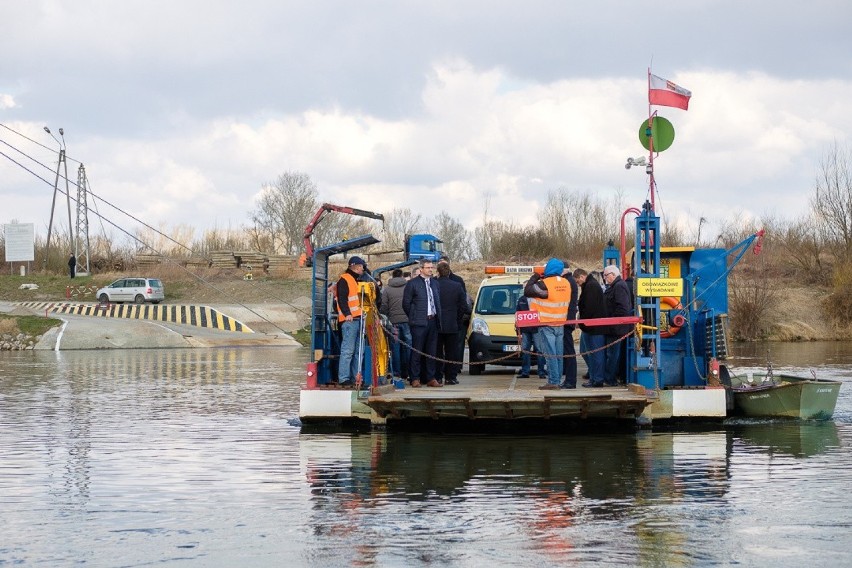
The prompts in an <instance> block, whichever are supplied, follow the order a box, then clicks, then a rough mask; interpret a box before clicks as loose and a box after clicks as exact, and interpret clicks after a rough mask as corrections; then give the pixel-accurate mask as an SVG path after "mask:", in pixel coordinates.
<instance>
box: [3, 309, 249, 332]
mask: <svg viewBox="0 0 852 568" xmlns="http://www.w3.org/2000/svg"><path fill="white" fill-rule="evenodd" d="M17 305H19V306H24V307H26V308H30V309H33V310H39V311H41V310H44V311H45V312H51V313H55V314H68V315H75V316H92V317H104V318H124V319H137V320H151V321H164V322H171V323H180V324H185V325H194V326H197V327H205V328H210V329H220V330H222V331H242V332H244V333H254V331H253V330H252V329H251V328H250V327H248V326H247V325H245V324H244V323H242V322H240V321H237V320H235V319H234V318H232V317H229V316H226V315H224V314H223V313H221V312H219V311H217V310H215V309H213V308H211V307H208V306H191V305H190V306H186V305H178V304H157V305H151V304H121V305H119V304H74V303H69V302H18V303H17Z"/></svg>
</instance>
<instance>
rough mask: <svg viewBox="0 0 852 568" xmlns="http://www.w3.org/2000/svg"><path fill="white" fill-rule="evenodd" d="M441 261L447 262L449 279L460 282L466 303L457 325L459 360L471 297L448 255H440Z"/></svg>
mask: <svg viewBox="0 0 852 568" xmlns="http://www.w3.org/2000/svg"><path fill="white" fill-rule="evenodd" d="M441 262H445V263H446V264H447V267H448V268H450V276H449V278H450V280H453V281H455V282H458V283H459V284H461V287H462V290H464V297H465V302H466V303H467V306H466V311H465V315H464V318H463V319H462V323H461V325H460V326H459V331H458V334H457V335H458V346H457V347H456V349H457V350H458V353H459V361H461V360H462V359H464V341H465V338H466V337H467V326H468V324H470V314H471V312H473V298H471V297H470V294H468V293H467V285H466V284H465V283H464V278H462V277H461V276H459V275H458V274H456V273H455V272H453V270H452V268H451V267H450V257H449V256H447V255H443V256H441ZM462 366H463V365H462V364H461V363H459V365H458V370H457V374H458V373H460V372H461V370H462Z"/></svg>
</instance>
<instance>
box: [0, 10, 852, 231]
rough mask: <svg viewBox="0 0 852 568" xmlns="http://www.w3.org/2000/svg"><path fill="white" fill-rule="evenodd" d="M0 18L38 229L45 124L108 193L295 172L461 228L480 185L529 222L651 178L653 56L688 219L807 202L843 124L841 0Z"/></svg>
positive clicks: (632, 201)
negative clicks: (671, 102)
mask: <svg viewBox="0 0 852 568" xmlns="http://www.w3.org/2000/svg"><path fill="white" fill-rule="evenodd" d="M0 15H2V17H0V50H2V53H3V55H4V57H3V65H2V66H0V124H2V127H0V152H2V155H0V223H8V222H10V221H11V220H13V219H17V220H18V221H21V222H33V223H35V224H36V230H37V231H38V232H41V233H42V234H43V233H45V232H46V226H47V222H48V218H49V215H50V205H51V197H52V195H53V187H52V183H53V179H54V175H55V174H54V172H53V171H51V170H52V169H53V168H55V165H56V161H57V155H56V151H55V150H56V147H57V143H56V142H55V141H54V140H53V139H52V138H51V137H50V136H49V135H48V134H46V133H45V132H44V131H43V127H44V126H45V125H47V126H49V127H50V128H51V130H52V131H53V132H54V134H56V133H57V131H58V128H59V127H62V128H63V129H64V132H65V141H66V143H67V149H68V150H67V151H68V156H69V158H70V160H69V171H70V172H71V175H70V177H72V178H73V179H76V173H75V172H76V169H77V166H78V163H77V162H76V161H74V160H78V161H81V162H83V163H84V164H85V166H86V172H87V174H88V178H89V181H90V184H91V190H92V191H93V192H94V193H95V194H96V195H98V196H101V197H103V198H104V199H107V200H110V201H111V202H113V203H115V204H116V205H119V206H120V207H122V208H126V209H127V210H128V211H130V212H132V213H133V214H134V215H136V216H137V217H139V218H140V219H142V220H144V221H146V222H148V223H150V224H152V225H156V226H165V227H169V226H174V225H177V224H190V225H193V226H196V227H198V228H209V227H213V226H216V227H219V228H227V227H232V228H233V227H239V226H241V225H244V224H248V223H249V222H250V221H249V214H250V212H251V210H252V209H253V208H254V206H255V205H254V204H255V199H256V197H257V195H258V193H259V191H260V190H261V188H262V187H263V186H264V184H268V183H269V182H272V181H274V180H275V179H276V178H277V177H278V176H279V175H280V174H282V173H284V172H287V171H293V172H304V173H306V174H308V175H309V176H310V177H311V178H312V179H313V180H314V181H315V182H316V184H317V186H318V188H319V193H320V195H319V197H320V200H322V201H329V202H332V203H338V204H342V205H351V206H355V207H361V208H364V209H369V210H373V211H384V212H388V211H390V210H392V209H393V208H395V207H409V208H411V209H412V210H413V211H414V212H416V213H420V214H422V215H423V216H424V217H429V216H431V215H434V214H436V213H438V212H440V211H442V210H445V211H447V212H449V213H450V214H451V215H453V216H454V217H456V218H458V219H460V220H462V221H463V222H464V223H465V224H466V226H468V227H469V228H472V227H474V226H476V225H478V224H480V223H481V222H482V218H483V212H484V210H485V207H486V203H487V204H488V211H489V213H490V214H491V215H492V216H493V217H496V218H499V219H502V220H506V221H513V222H516V223H520V224H527V223H534V222H535V220H536V214H537V212H538V211H539V209H540V208H541V207H542V205H543V204H544V202H545V199H546V196H547V194H548V192H550V191H553V190H556V189H559V188H565V189H567V190H570V191H587V192H589V193H591V194H593V195H595V196H600V197H601V198H603V199H610V198H612V197H614V196H616V195H617V194H618V193H619V192H620V193H621V194H622V195H623V199H624V201H625V203H626V204H627V205H631V206H639V205H641V203H642V202H643V201H644V200H645V198H646V193H647V176H646V175H645V173H644V171H642V170H639V169H636V168H634V169H631V170H629V171H628V170H626V169H625V168H624V164H625V161H626V158H627V157H628V156H633V157H638V156H641V155H643V153H644V152H645V151H644V150H643V148H642V147H641V146H640V144H639V140H638V134H637V133H638V131H639V126H640V123H641V122H642V120H643V119H646V118H647V115H648V103H647V75H646V73H647V69H648V67H649V65H650V66H651V67H652V70H653V72H654V73H655V74H657V75H660V76H662V77H664V78H667V79H670V80H672V81H674V82H676V83H677V84H679V85H681V86H683V87H685V88H687V89H689V90H691V91H692V94H693V96H692V100H691V102H690V108H689V110H688V111H683V110H680V109H675V108H667V107H655V109H657V110H658V111H659V114H660V115H661V116H664V117H666V118H668V119H669V120H670V121H671V122H672V124H673V125H674V128H675V131H676V139H675V142H674V144H673V146H672V147H671V148H670V149H668V150H666V151H665V152H663V153H661V154H660V155H659V156H658V158H657V161H656V164H657V169H656V174H657V182H658V187H659V192H660V200H661V201H660V202H661V205H662V208H663V210H664V212H665V214H666V215H667V217H668V218H669V220H672V221H678V222H683V223H686V224H687V225H688V226H691V227H693V230H694V227H695V226H696V225H697V219H698V218H700V217H702V216H703V217H705V218H707V219H708V220H710V222H711V223H718V222H720V221H721V220H722V219H724V218H731V217H735V216H736V217H738V218H740V217H748V216H761V215H763V214H774V215H777V216H780V217H787V218H793V217H795V216H797V215H798V214H799V213H800V212H801V211H802V210H803V209H804V208H805V207H806V206H807V200H808V196H809V195H810V193H811V190H812V188H813V184H814V178H815V176H816V172H817V170H818V168H819V164H820V161H821V159H822V158H823V157H824V155H825V153H826V152H827V150H828V149H829V148H830V147H831V146H832V144H834V143H835V142H837V143H839V144H841V145H846V144H847V143H848V141H849V140H848V139H849V136H850V133H852V105H850V101H852V33H850V31H849V30H850V24H852V2H849V1H848V0H812V1H810V2H806V3H803V2H792V1H789V0H749V1H742V0H661V1H656V2H643V1H636V0H633V1H616V0H595V1H587V2H578V1H569V0H552V1H546V0H526V1H524V2H517V1H516V2H506V1H500V0H483V1H480V0H476V1H464V0H451V1H444V0H421V1H406V0H388V1H371V0H364V1H357V2H353V1H351V0H349V1H310V2H307V1H306V2H293V1H287V0H242V1H241V2H223V1H216V0H214V1H210V0H204V1H201V0H146V1H145V2H138V1H125V2H111V1H108V0H100V1H92V0H73V1H71V0H68V1H65V0H30V1H26V2H23V1H16V0H0ZM18 133H20V134H23V135H24V136H26V137H27V138H29V140H28V139H27V138H25V137H23V136H20V135H19V134H18ZM6 156H8V157H9V158H13V159H15V160H16V161H18V162H20V163H22V164H24V165H26V167H28V168H29V169H31V170H33V171H34V172H35V173H37V174H38V175H39V176H41V177H42V178H44V179H46V180H48V181H49V182H50V183H45V182H44V181H42V180H40V179H39V178H38V177H36V176H35V175H33V174H32V173H29V172H27V171H25V170H24V169H23V168H22V167H20V166H18V165H16V164H15V163H14V162H12V161H11V160H10V159H9V158H7V157H6ZM26 156H31V157H33V158H35V159H36V160H38V161H40V162H41V163H43V164H45V165H47V166H48V168H44V167H42V166H40V165H38V164H36V163H35V162H32V161H30V160H29V159H28V158H27V157H26ZM103 212H105V213H107V215H108V216H109V217H110V218H111V219H113V220H114V221H115V222H117V223H119V224H121V225H122V226H124V227H126V228H132V227H133V226H134V223H133V222H130V221H128V220H126V219H122V218H120V217H119V216H118V215H116V214H114V213H111V212H109V211H103ZM64 216H65V218H66V219H67V213H64ZM60 218H61V217H60ZM92 222H93V223H94V221H92ZM577 222H578V223H582V222H583V220H582V219H578V220H577ZM65 224H67V221H66V222H65Z"/></svg>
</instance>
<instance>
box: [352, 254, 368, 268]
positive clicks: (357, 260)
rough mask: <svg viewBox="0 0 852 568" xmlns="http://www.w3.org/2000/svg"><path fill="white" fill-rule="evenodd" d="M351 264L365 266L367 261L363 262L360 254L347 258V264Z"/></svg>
mask: <svg viewBox="0 0 852 568" xmlns="http://www.w3.org/2000/svg"><path fill="white" fill-rule="evenodd" d="M353 264H360V265H361V266H363V267H364V268H367V263H366V262H364V259H363V258H361V257H360V256H353V257H352V258H350V259H349V266H352V265H353Z"/></svg>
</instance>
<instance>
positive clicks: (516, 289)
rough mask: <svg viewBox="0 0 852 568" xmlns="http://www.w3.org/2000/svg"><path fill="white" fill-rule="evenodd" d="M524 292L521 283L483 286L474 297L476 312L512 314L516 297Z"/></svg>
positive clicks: (516, 300) (516, 301) (516, 302)
mask: <svg viewBox="0 0 852 568" xmlns="http://www.w3.org/2000/svg"><path fill="white" fill-rule="evenodd" d="M523 292H524V287H523V286H522V285H521V284H505V285H502V286H483V287H482V288H480V289H479V297H478V298H477V299H476V310H475V312H476V313H477V314H483V315H486V314H504V315H505V314H514V313H515V306H516V305H517V304H518V298H520V297H521V294H523Z"/></svg>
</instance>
